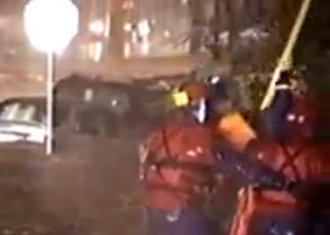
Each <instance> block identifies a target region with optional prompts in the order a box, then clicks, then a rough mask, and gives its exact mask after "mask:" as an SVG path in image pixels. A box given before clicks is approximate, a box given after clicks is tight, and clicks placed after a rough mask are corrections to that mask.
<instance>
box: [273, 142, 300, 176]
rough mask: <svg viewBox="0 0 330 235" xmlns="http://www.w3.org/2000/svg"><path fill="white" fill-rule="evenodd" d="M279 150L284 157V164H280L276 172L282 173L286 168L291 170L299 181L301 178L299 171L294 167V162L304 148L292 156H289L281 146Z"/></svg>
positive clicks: (287, 151) (286, 149)
mask: <svg viewBox="0 0 330 235" xmlns="http://www.w3.org/2000/svg"><path fill="white" fill-rule="evenodd" d="M281 149H282V151H283V153H284V156H285V162H284V163H283V164H282V166H281V167H280V169H279V171H278V172H280V173H283V172H284V171H285V170H286V169H287V168H291V170H292V172H293V174H294V176H295V178H296V180H301V178H302V177H301V175H300V174H299V171H298V169H297V167H296V165H295V161H296V160H297V158H298V157H299V156H300V155H301V153H302V151H303V150H304V148H303V147H301V148H299V149H298V150H296V151H295V152H294V153H293V154H291V153H290V152H289V150H288V148H287V147H285V146H283V145H281Z"/></svg>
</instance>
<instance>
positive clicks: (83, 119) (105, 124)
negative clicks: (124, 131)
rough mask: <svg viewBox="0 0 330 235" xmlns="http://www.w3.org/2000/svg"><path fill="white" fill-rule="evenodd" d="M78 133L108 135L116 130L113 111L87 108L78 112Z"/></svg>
mask: <svg viewBox="0 0 330 235" xmlns="http://www.w3.org/2000/svg"><path fill="white" fill-rule="evenodd" d="M77 122H78V126H79V130H78V132H79V133H82V134H87V135H90V136H94V137H96V136H103V137H106V136H110V135H112V134H114V132H115V131H116V130H115V129H116V128H115V127H116V124H115V123H114V122H115V119H114V116H113V113H112V112H111V111H109V110H107V109H104V108H87V109H83V110H81V111H80V112H78V120H77Z"/></svg>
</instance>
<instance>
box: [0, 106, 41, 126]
mask: <svg viewBox="0 0 330 235" xmlns="http://www.w3.org/2000/svg"><path fill="white" fill-rule="evenodd" d="M44 119H45V118H44V114H43V112H42V110H41V109H40V108H39V107H38V106H37V105H35V104H32V103H22V102H11V103H7V104H6V105H4V106H3V107H1V108H0V121H11V122H24V123H44Z"/></svg>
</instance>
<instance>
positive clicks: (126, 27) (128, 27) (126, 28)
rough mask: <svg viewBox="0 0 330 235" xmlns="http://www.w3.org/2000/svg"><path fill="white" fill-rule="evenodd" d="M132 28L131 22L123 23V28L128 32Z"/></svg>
mask: <svg viewBox="0 0 330 235" xmlns="http://www.w3.org/2000/svg"><path fill="white" fill-rule="evenodd" d="M132 28H133V26H132V24H131V23H129V22H128V23H125V24H124V30H125V31H126V32H130V31H132Z"/></svg>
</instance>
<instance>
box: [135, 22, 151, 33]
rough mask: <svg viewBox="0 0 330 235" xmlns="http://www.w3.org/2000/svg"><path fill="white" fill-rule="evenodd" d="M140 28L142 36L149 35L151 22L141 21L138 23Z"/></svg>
mask: <svg viewBox="0 0 330 235" xmlns="http://www.w3.org/2000/svg"><path fill="white" fill-rule="evenodd" d="M138 30H139V34H140V36H147V35H149V34H150V31H151V29H150V25H149V22H148V21H147V20H142V21H140V22H139V24H138Z"/></svg>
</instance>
